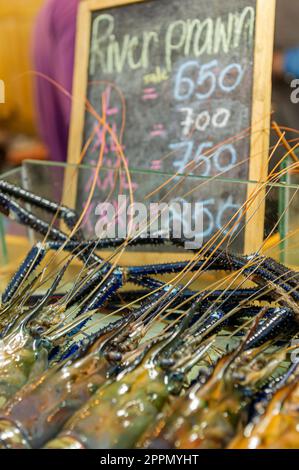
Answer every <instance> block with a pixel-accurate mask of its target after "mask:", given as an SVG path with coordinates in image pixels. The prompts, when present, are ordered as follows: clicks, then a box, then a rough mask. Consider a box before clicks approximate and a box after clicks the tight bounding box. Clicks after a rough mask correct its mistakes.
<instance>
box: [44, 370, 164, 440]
mask: <svg viewBox="0 0 299 470" xmlns="http://www.w3.org/2000/svg"><path fill="white" fill-rule="evenodd" d="M167 399H168V391H167V387H166V386H165V384H164V381H163V380H161V378H160V377H155V378H153V377H150V374H149V371H148V370H146V369H143V368H142V370H141V371H140V369H139V368H138V369H137V370H136V371H134V372H132V373H128V374H127V375H126V376H125V377H124V378H122V379H121V380H119V381H116V382H114V383H112V384H110V385H108V386H106V387H103V388H101V389H100V390H99V391H98V392H97V393H96V394H95V396H94V397H93V398H92V399H91V400H90V401H89V402H88V403H87V404H86V405H85V406H84V407H83V408H81V410H80V411H79V412H77V413H76V414H75V415H74V416H73V417H72V418H71V419H70V420H69V422H68V423H67V424H66V426H65V428H64V432H62V433H61V434H60V435H59V436H58V437H57V439H55V440H53V441H52V442H50V443H48V444H47V446H46V448H62V447H61V446H62V443H63V442H70V443H71V444H72V443H73V442H74V440H75V441H77V442H78V443H82V444H83V446H84V447H85V448H87V449H131V448H133V447H134V446H135V445H136V443H137V441H138V439H139V438H140V436H141V435H142V434H143V433H144V432H145V431H146V430H147V429H148V427H149V426H150V425H151V424H152V423H153V421H154V420H155V419H156V417H157V415H158V413H159V412H160V411H161V410H162V408H163V406H164V405H165V403H166V402H167ZM65 439H66V440H67V439H69V441H65ZM78 445H79V444H78Z"/></svg>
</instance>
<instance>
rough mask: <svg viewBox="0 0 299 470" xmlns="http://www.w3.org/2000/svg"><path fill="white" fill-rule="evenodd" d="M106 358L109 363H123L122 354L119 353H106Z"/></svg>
mask: <svg viewBox="0 0 299 470" xmlns="http://www.w3.org/2000/svg"><path fill="white" fill-rule="evenodd" d="M105 358H106V359H107V360H108V361H109V362H121V361H122V358H123V356H122V354H121V353H120V352H118V351H109V352H107V353H105Z"/></svg>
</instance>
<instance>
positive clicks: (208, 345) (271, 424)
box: [0, 231, 299, 449]
mask: <svg viewBox="0 0 299 470" xmlns="http://www.w3.org/2000/svg"><path fill="white" fill-rule="evenodd" d="M56 232H57V231H56ZM56 232H55V233H53V234H52V235H53V236H54V235H55V236H57V233H56ZM53 240H54V239H53ZM53 240H52V242H53V243H54V241H53ZM137 241H138V240H137ZM137 241H136V240H135V242H134V243H135V244H137ZM139 242H140V243H142V244H143V245H144V244H145V241H144V240H142V242H141V240H139ZM162 242H163V241H161V240H160V242H159V243H161V244H162ZM164 242H165V243H168V244H169V243H172V245H173V250H175V246H179V247H180V249H181V247H182V245H183V240H181V241H178V240H172V241H169V240H168V241H167V242H166V241H164ZM164 242H163V243H164ZM61 243H62V245H61ZM67 243H69V245H67ZM105 243H106V244H107V245H109V243H110V244H112V245H113V246H114V247H117V246H122V247H123V249H126V246H127V245H128V244H129V243H130V241H128V240H125V241H124V240H118V241H110V242H102V245H103V244H104V245H105ZM153 243H154V242H153V241H152V240H150V239H149V240H148V244H149V245H151V244H153ZM155 243H157V242H155ZM51 248H52V249H53V245H51ZM97 248H98V247H97V246H95V245H94V244H93V243H92V242H83V241H82V240H81V241H80V240H71V241H70V240H69V241H68V242H65V241H64V240H63V239H62V240H61V241H60V245H59V249H61V252H62V253H63V254H64V260H63V263H62V266H59V267H58V268H56V271H55V272H54V273H53V272H51V274H49V272H48V270H47V265H46V267H43V266H42V265H41V264H40V260H39V257H40V256H41V252H42V250H43V249H44V245H42V244H38V245H37V246H36V247H34V248H33V251H32V250H31V253H30V255H28V256H27V257H26V259H25V261H24V262H23V263H22V265H21V267H20V269H19V270H18V271H17V273H16V274H15V276H14V278H13V279H12V281H11V283H10V284H9V286H8V288H7V289H6V291H5V292H4V293H3V294H2V303H1V309H0V335H1V343H0V448H5V449H10V448H17V449H23V448H34V449H35V448H47V449H57V448H60V449H89V448H91V449H116V448H120V449H127V448H130V449H131V448H171V449H203V448H209V449H214V448H275V447H282V448H283V447H286V448H298V447H299V433H298V426H299V414H298V407H299V401H298V400H299V381H298V376H299V375H298V374H299V361H298V359H297V357H296V348H298V339H299V337H298V334H299V329H298V321H299V293H298V286H299V273H297V272H295V271H293V270H289V269H288V268H286V267H285V266H283V265H281V264H278V263H277V262H276V261H274V260H272V259H270V258H266V257H264V256H261V255H259V254H256V255H253V256H250V257H244V256H236V255H233V254H229V253H228V252H227V251H223V250H221V249H219V248H217V247H215V246H214V245H212V244H210V245H209V244H206V245H205V246H204V247H203V248H201V250H199V251H198V252H195V254H194V257H193V259H192V260H191V261H186V262H185V263H172V264H168V265H167V264H165V265H150V266H142V267H138V268H137V267H135V268H131V269H129V268H123V267H120V266H118V265H117V263H115V262H114V263H113V264H110V261H111V260H109V262H108V261H107V260H105V261H104V260H101V259H100V258H98V256H97V254H96V249H97ZM115 249H116V252H117V248H115ZM75 258H76V259H79V260H81V261H82V263H83V267H82V269H81V271H80V273H79V275H78V277H77V279H75V280H74V283H73V286H72V287H71V289H69V288H66V284H65V283H64V281H63V280H64V276H65V274H66V272H67V270H68V267H69V266H70V265H71V263H72V262H73V261H74V259H75ZM50 263H51V261H50ZM214 271H218V272H221V273H222V274H223V276H222V277H221V278H219V279H218V280H216V281H215V282H213V283H211V285H210V286H209V289H206V290H191V287H192V285H191V284H192V283H191V281H190V279H188V278H187V276H186V275H187V274H189V275H190V274H191V275H192V278H191V280H192V281H194V280H198V279H199V278H200V277H201V276H203V275H204V274H205V273H207V272H214ZM99 273H100V274H99ZM164 273H168V274H169V273H173V278H172V280H171V281H168V282H165V281H163V274H164ZM156 274H159V275H160V276H159V279H158V278H157V276H155V275H156ZM120 279H121V280H120ZM187 279H188V280H187ZM116 281H117V282H118V283H117V282H116ZM128 281H130V282H131V283H133V284H135V285H138V286H139V287H138V288H136V289H135V290H133V289H132V286H131V284H129V285H128V286H127V284H128ZM46 282H47V283H48V284H50V287H47V290H45V289H43V290H42V288H43V286H45V284H46ZM248 283H250V285H249V284H248ZM48 284H47V285H48ZM123 287H127V289H126V290H123Z"/></svg>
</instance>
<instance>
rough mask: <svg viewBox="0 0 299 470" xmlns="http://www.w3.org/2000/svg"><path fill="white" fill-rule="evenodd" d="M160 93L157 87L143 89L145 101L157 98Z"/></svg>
mask: <svg viewBox="0 0 299 470" xmlns="http://www.w3.org/2000/svg"><path fill="white" fill-rule="evenodd" d="M158 96H159V95H158V93H157V91H156V89H155V88H144V90H143V97H142V99H143V101H148V100H156V99H157V98H158Z"/></svg>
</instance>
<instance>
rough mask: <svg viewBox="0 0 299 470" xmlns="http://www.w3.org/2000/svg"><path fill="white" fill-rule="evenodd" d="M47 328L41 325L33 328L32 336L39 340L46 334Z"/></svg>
mask: <svg viewBox="0 0 299 470" xmlns="http://www.w3.org/2000/svg"><path fill="white" fill-rule="evenodd" d="M45 331H46V328H45V327H43V326H41V325H36V326H32V327H31V334H32V336H33V338H39V337H40V336H41V335H42V334H43V333H44V332H45Z"/></svg>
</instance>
